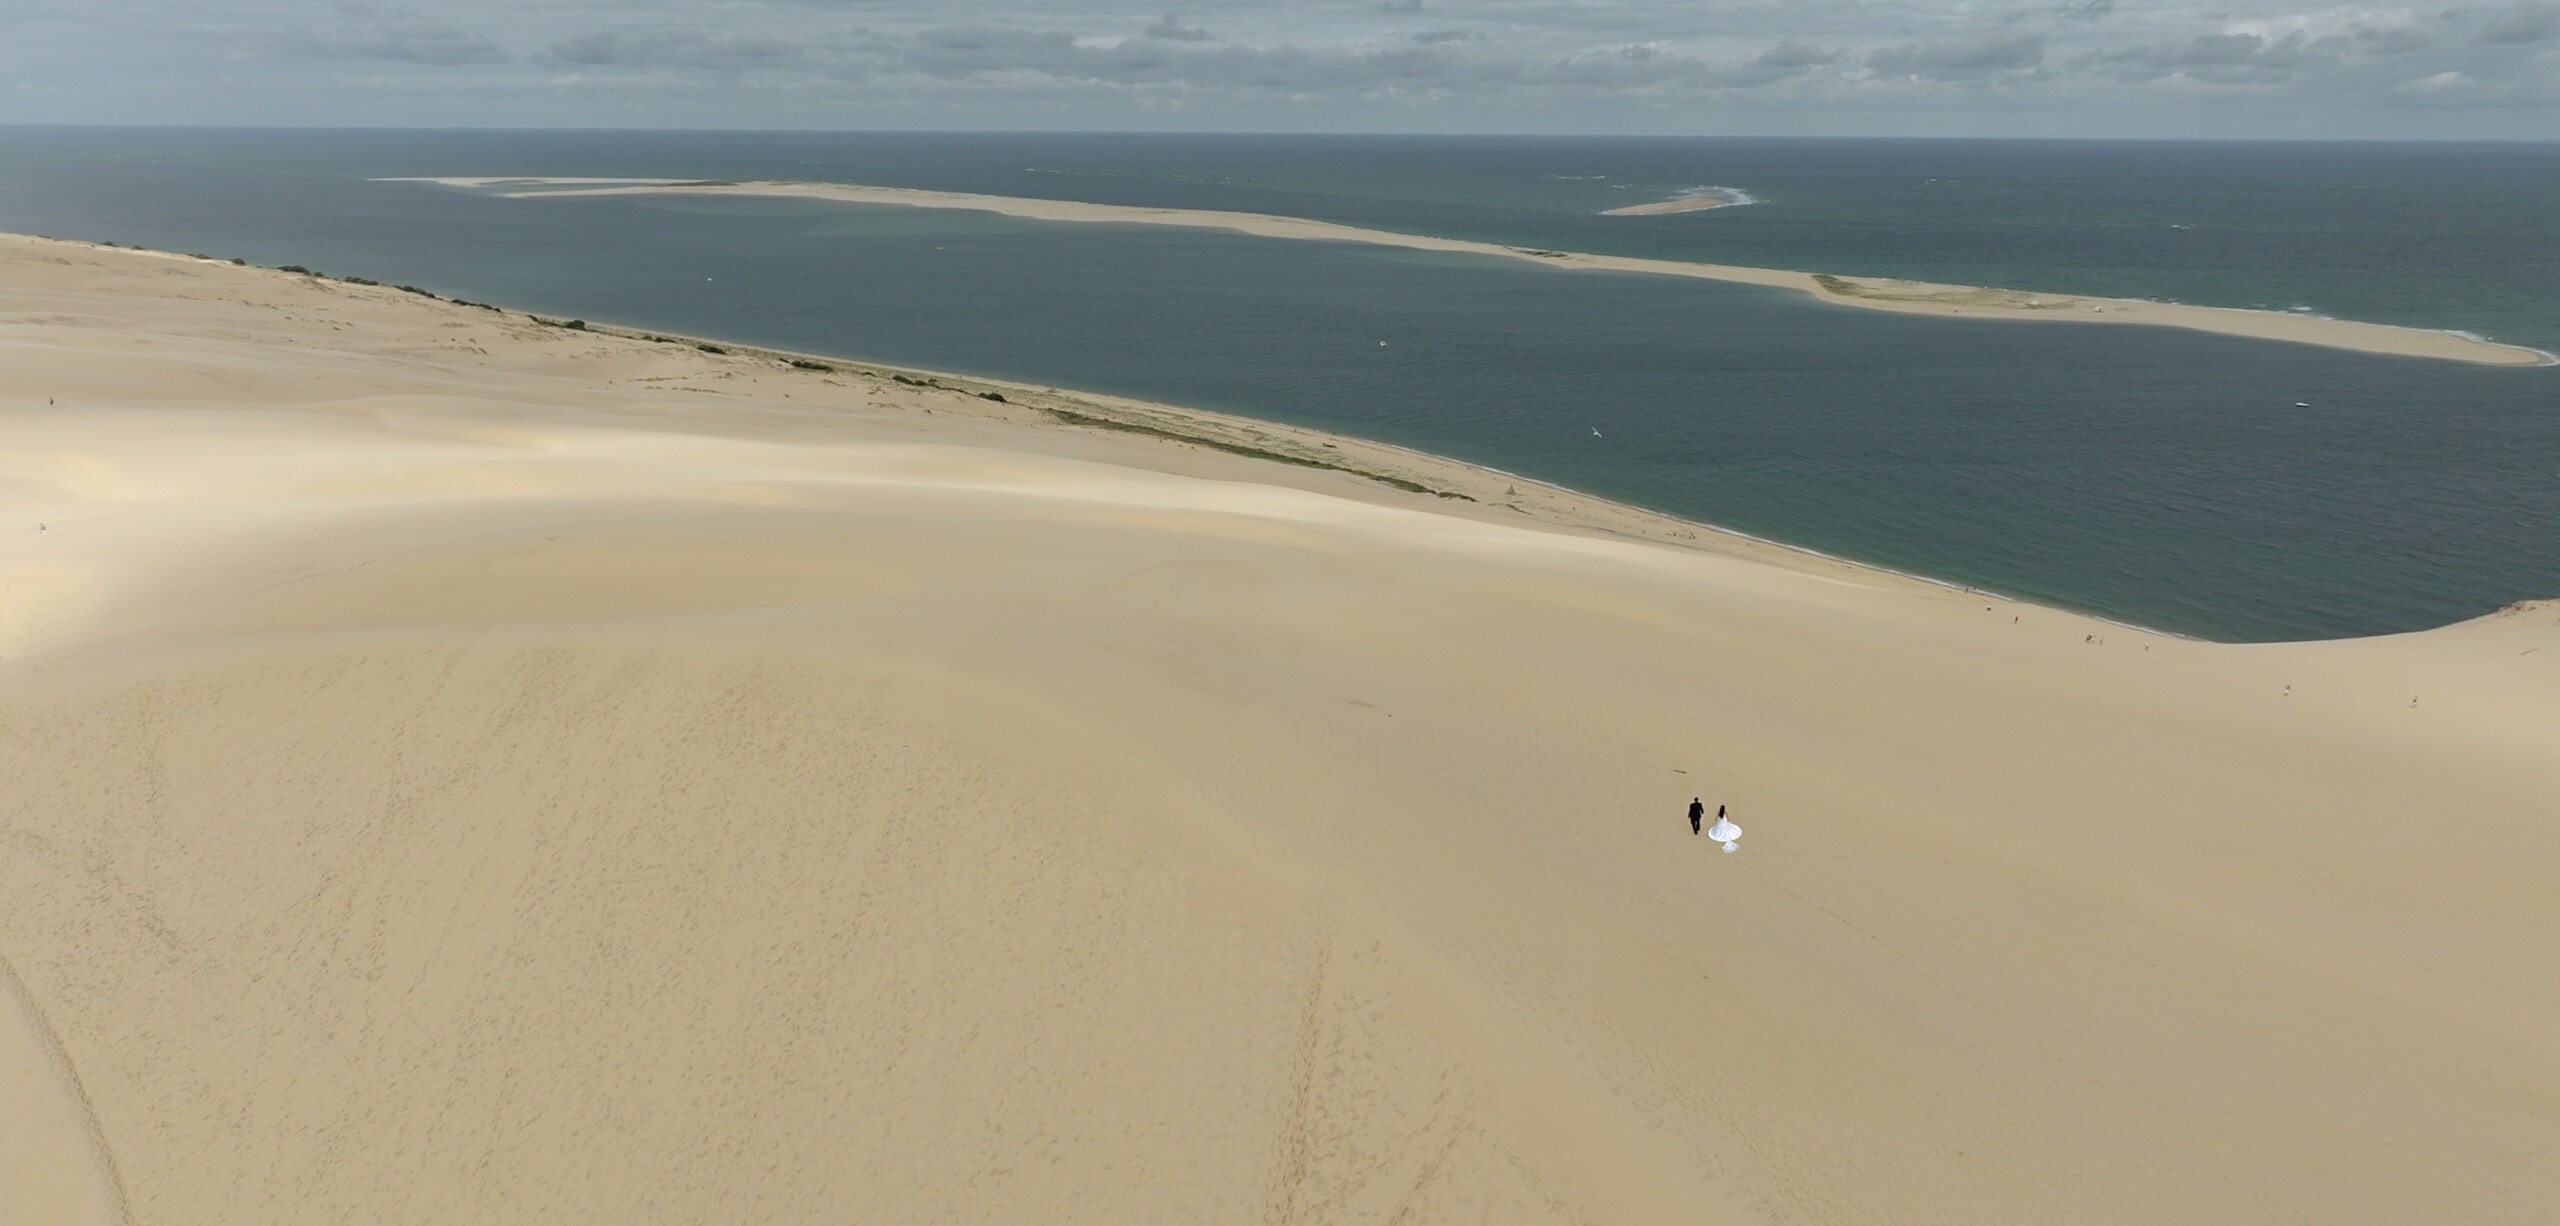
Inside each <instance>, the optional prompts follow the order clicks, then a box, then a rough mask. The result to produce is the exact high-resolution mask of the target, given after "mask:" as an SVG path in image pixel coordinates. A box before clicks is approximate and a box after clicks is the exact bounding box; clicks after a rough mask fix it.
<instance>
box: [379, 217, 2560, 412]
mask: <svg viewBox="0 0 2560 1226" xmlns="http://www.w3.org/2000/svg"><path fill="white" fill-rule="evenodd" d="M412 181H415V182H433V183H442V184H446V185H449V186H455V187H472V188H488V187H493V186H496V187H507V186H514V185H524V186H523V187H522V188H521V189H519V190H515V191H510V192H508V193H506V194H508V195H511V196H516V197H521V198H527V199H549V198H555V197H557V198H574V197H580V196H616V195H717V196H785V197H797V198H802V199H812V200H837V201H842V202H844V203H847V204H889V205H904V206H908V207H913V208H928V209H970V210H975V211H979V212H989V213H1000V214H1003V215H1005V216H1009V217H1022V218H1029V219H1033V220H1038V221H1058V222H1079V223H1100V224H1138V225H1158V226H1185V227H1190V228H1194V229H1211V230H1232V231H1235V232H1237V233H1242V234H1251V235H1256V236H1258V237H1263V238H1286V239H1304V240H1311V241H1317V242H1338V243H1369V244H1376V245H1381V246H1393V247H1406V248H1411V249H1414V250H1419V251H1450V252H1464V253H1467V254H1472V255H1486V256H1496V257H1501V258H1506V259H1517V260H1527V261H1530V262H1533V263H1536V264H1539V265H1541V266H1543V267H1548V268H1559V269H1581V270H1593V271H1604V272H1633V273H1647V274H1652V275H1657V276H1668V277H1695V278H1699V279H1702V280H1708V281H1729V282H1735V283H1739V284H1744V285H1766V286H1774V287H1777V288H1780V289H1791V290H1797V291H1800V292H1802V293H1806V294H1810V295H1812V296H1814V297H1815V298H1818V299H1820V300H1822V301H1824V302H1829V303H1834V304H1837V305H1841V306H1851V307H1860V308H1864V309H1867V310H1874V311H1896V312H1901V313H1904V314H1912V315H1946V316H1960V317H1963V318H1968V319H1995V320H1997V319H2013V320H2030V319H2032V320H2042V321H2050V322H2068V323H2087V324H2139V325H2144V326H2149V327H2160V328H2185V329H2188V330H2191V331H2196V332H2213V333H2219V334H2222V335H2225V336H2242V337H2249V338H2252V339H2255V340H2271V341H2285V342H2289V343H2293V344H2302V345H2319V346H2323V347H2325V348H2330V349H2352V350H2356V351H2359V352H2364V353H2384V354H2392V355H2396V356H2400V357H2421V358H2440V359H2443V360H2446V361H2454V362H2475V363H2480V364H2484V365H2490V366H2542V365H2549V364H2551V363H2552V362H2553V361H2554V358H2553V356H2552V355H2550V354H2547V353H2544V352H2542V351H2541V350H2538V349H2528V348H2524V347H2522V346H2518V345H2502V344H2498V343H2496V342H2493V341H2485V340H2481V339H2480V338H2478V337H2474V336H2467V335H2464V334H2461V333H2456V332H2442V331H2433V330H2430V329H2425V328H2404V327H2399V326H2396V325H2392V324H2374V323H2360V322H2357V321H2354V320H2345V319H2323V318H2319V317H2316V316H2308V315H2296V314H2286V313H2283V312H2277V311H2248V310H2239V309H2236V308H2231V307H2206V306H2188V305H2185V304H2181V303H2168V302H2147V301H2142V300H2139V299H2131V298H2098V297H2091V296H2088V295H2083V294H2044V293H2029V292H2025V291H2019V290H2007V289H1995V288H1986V287H1982V286H1968V285H1939V284H1934V283H1930V282H1922V281H1896V280H1890V279H1884V278H1876V277H1849V276H1832V275H1828V274H1822V273H1810V272H1796V271H1791V270H1787V269H1778V268H1751V267H1745V266H1741V265H1731V264H1700V263H1692V262H1688V261H1681V260H1653V259H1643V258H1638V257H1633V256H1614V255H1589V254H1584V253H1581V252H1571V251H1544V250H1533V249H1528V248H1519V247H1506V246H1503V245H1501V244H1498V243H1480V242H1473V241H1469V240H1465V239H1450V238H1434V237H1431V236H1428V235H1419V234H1398V233H1395V232H1392V231H1387V230H1370V229H1364V228H1362V227H1358V226H1346V225H1339V224H1336V223H1333V222H1326V221H1314V220H1310V219H1307V218H1301V217H1279V216H1273V215H1270V214H1265V213H1233V212H1220V211H1214V210H1205V209H1159V208H1140V207H1135V206H1129V205H1110V204H1087V203H1083V202H1080V201H1073V200H1040V199H1033V198H1030V197H1023V196H989V195H980V194H975V193H969V192H940V191H926V190H923V189H919V188H905V187H866V186H862V185H859V184H850V183H783V182H741V183H728V182H717V183H709V182H669V181H656V182H647V183H625V184H620V185H615V186H592V185H588V186H580V184H582V183H585V182H586V181H583V180H547V179H488V178H436V179H421V180H412Z"/></svg>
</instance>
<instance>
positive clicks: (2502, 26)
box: [2447, 2, 2560, 46]
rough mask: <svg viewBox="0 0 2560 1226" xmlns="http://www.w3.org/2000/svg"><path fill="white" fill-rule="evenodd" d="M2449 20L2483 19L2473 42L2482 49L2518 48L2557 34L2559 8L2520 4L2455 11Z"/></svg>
mask: <svg viewBox="0 0 2560 1226" xmlns="http://www.w3.org/2000/svg"><path fill="white" fill-rule="evenodd" d="M2447 16H2452V17H2468V16H2477V17H2480V18H2483V19H2484V20H2482V22H2481V25H2480V30H2479V32H2478V33H2477V34H2475V35H2473V36H2472V41H2473V42H2475V43H2479V44H2481V45H2484V46H2501V45H2504V46H2518V45H2522V44H2525V43H2536V42H2540V41H2542V40H2543V39H2545V38H2549V37H2550V36H2551V33H2552V31H2553V30H2560V4H2541V3H2530V2H2529V3H2522V4H2507V5H2501V6H2499V7H2497V8H2494V9H2486V10H2470V11H2467V12H2466V11H2464V10H2458V9H2457V10H2455V11H2454V12H2453V13H2450V14H2447Z"/></svg>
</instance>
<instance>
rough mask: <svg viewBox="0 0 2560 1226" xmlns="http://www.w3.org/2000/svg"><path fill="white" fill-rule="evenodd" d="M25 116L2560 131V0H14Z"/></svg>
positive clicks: (2, 3) (1441, 128)
mask: <svg viewBox="0 0 2560 1226" xmlns="http://www.w3.org/2000/svg"><path fill="white" fill-rule="evenodd" d="M0 122H13V123H62V122H68V123H241V124H331V125H350V124H396V125H453V126H561V127H575V126H595V125H610V126H634V127H768V128H1005V129H1062V128H1063V129H1138V130H1154V129H1165V130H1259V131H1420V132H1478V131H1496V132H1621V133H1652V132H1683V133H1742V134H1752V133H1766V134H1797V133H1837V134H1899V133H1914V134H1975V135H2092V136H2314V137H2360V136H2370V137H2509V138H2513V137H2523V138H2535V139H2560V0H2490V2H2486V3H2470V2H2468V0H2462V2H2457V3H2453V4H2450V5H2447V4H2443V3H2425V4H2416V5H2402V6H2393V5H2379V4H2377V5H2345V6H2331V5H2321V4H2293V3H2283V2H2281V0H2279V2H2272V3H2270V2H2266V0H2046V2H2042V3H2036V2H2020V3H2005V2H1993V0H1986V2H1962V0H1215V2H1209V3H1195V4H1182V5H1174V6H1166V5H1163V4H1158V5H1152V6H1147V7H1133V6H1130V5H1127V4H1121V3H1115V2H1114V0H1034V2H1031V3H1002V2H998V0H938V2H927V0H628V2H625V3H601V2H596V0H433V2H431V3H398V2H392V0H0Z"/></svg>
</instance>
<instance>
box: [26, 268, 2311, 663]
mask: <svg viewBox="0 0 2560 1226" xmlns="http://www.w3.org/2000/svg"><path fill="white" fill-rule="evenodd" d="M0 237H12V236H0ZM13 237H32V236H13ZM44 241H48V242H64V241H77V240H62V239H47V240H44ZM80 245H82V246H91V247H99V246H103V245H102V244H88V243H82V244H80ZM111 249H112V250H118V251H126V252H132V253H135V254H139V255H147V256H158V257H161V258H167V259H180V260H191V261H204V262H211V263H215V264H222V265H229V264H230V262H229V261H227V260H221V259H216V258H214V257H209V256H198V255H184V254H179V253H175V252H164V251H152V250H148V249H145V248H137V247H117V248H111ZM247 267H252V268H256V267H259V266H257V265H248V266H247ZM262 271H272V272H282V273H284V275H287V276H311V277H314V278H315V279H317V280H320V281H324V282H332V281H334V282H338V283H341V284H351V285H356V286H359V287H366V288H377V289H379V288H389V289H393V290H398V291H400V292H403V293H409V294H413V295H416V296H420V297H425V298H428V299H429V300H433V301H443V302H448V303H453V304H455V305H459V306H465V307H471V308H474V309H480V310H491V311H497V312H499V313H501V314H503V315H520V316H522V317H523V318H524V319H526V320H528V321H531V322H532V323H534V324H535V325H537V326H543V327H568V326H569V322H568V321H560V320H552V319H548V318H545V317H543V316H540V315H536V314H534V313H533V312H530V311H519V310H516V309H514V308H511V307H506V306H501V305H498V304H494V303H485V302H470V301H465V300H462V299H456V298H451V297H440V296H438V295H435V294H432V293H429V292H426V291H423V290H417V289H408V288H404V287H399V286H389V287H385V286H382V285H380V283H378V282H371V281H348V280H346V278H343V277H329V276H325V275H322V274H302V273H293V272H290V271H287V270H282V269H262ZM574 323H575V328H574V329H573V330H575V331H581V332H587V333H591V334H594V335H598V336H615V337H620V338H622V339H626V340H637V341H644V342H654V343H672V344H681V345H688V346H691V347H693V348H694V349H695V350H696V351H697V352H706V351H707V352H710V353H712V354H714V355H716V356H727V357H744V358H762V359H766V360H769V361H772V362H774V363H776V364H779V365H781V366H784V367H792V368H797V369H803V370H807V369H809V368H808V367H806V366H803V365H801V364H802V363H809V362H815V363H818V364H820V366H821V367H822V368H823V369H824V370H825V371H827V372H828V373H833V371H834V368H835V366H836V365H838V364H840V365H842V366H843V367H845V368H847V373H856V374H863V375H868V376H869V377H871V378H873V379H875V380H883V381H887V382H889V383H892V384H903V385H906V386H909V387H915V388H921V389H930V390H936V391H949V392H954V393H957V394H959V395H961V396H963V397H969V398H974V399H977V400H980V401H984V400H985V395H984V394H985V393H986V392H989V391H993V392H996V393H998V394H999V395H1003V396H1005V397H1006V399H1003V400H1000V401H995V402H993V403H1000V404H1006V405H1012V406H1018V407H1024V408H1031V409H1037V410H1040V411H1042V412H1046V413H1049V414H1050V415H1051V416H1052V417H1053V418H1055V419H1056V420H1057V422H1058V424H1059V425H1061V426H1063V427H1065V428H1069V429H1092V430H1103V431H1113V432H1120V433H1131V434H1140V435H1150V436H1154V437H1157V438H1160V439H1162V440H1163V441H1165V442H1169V443H1174V444H1180V445H1188V446H1196V447H1206V448H1210V449H1212V450H1217V451H1223V452H1226V453H1228V454H1232V455H1239V456H1243V457H1244V458H1247V459H1256V460H1263V461H1267V462H1271V463H1278V464H1288V465H1294V466H1298V467H1305V468H1315V469H1320V470H1331V471H1335V472H1340V473H1343V474H1345V475H1348V476H1352V477H1357V478H1360V479H1362V480H1365V481H1370V482H1374V483H1376V484H1379V485H1382V486H1385V487H1387V488H1390V489H1395V490H1400V491H1403V492H1405V493H1412V494H1428V495H1431V496H1433V497H1436V498H1439V499H1442V500H1444V501H1453V502H1463V503H1468V504H1472V505H1474V506H1477V507H1481V508H1485V509H1487V510H1491V509H1495V508H1504V509H1509V510H1513V511H1517V512H1518V513H1520V514H1522V515H1524V516H1527V517H1529V518H1531V519H1533V520H1537V521H1539V522H1541V523H1545V524H1548V525H1550V526H1554V527H1560V528H1568V529H1576V530H1584V531H1596V532H1600V533H1604V534H1606V535H1610V536H1614V537H1620V538H1623V539H1627V540H1633V541H1642V542H1645V543H1648V544H1656V545H1669V546H1674V547H1679V548H1686V549H1702V548H1704V546H1702V545H1701V543H1700V542H1699V540H1698V535H1697V534H1698V533H1700V532H1706V533H1712V534H1714V535H1715V536H1716V537H1718V538H1720V539H1722V540H1723V541H1725V542H1728V543H1730V544H1731V545H1733V546H1735V547H1736V549H1735V550H1734V552H1749V553H1754V554H1757V553H1760V552H1761V551H1769V552H1774V553H1777V554H1782V555H1786V556H1788V557H1792V558H1796V559H1800V560H1802V561H1804V562H1808V563H1813V564H1819V565H1821V566H1825V567H1837V568H1842V569H1846V570H1849V571H1853V572H1857V573H1861V574H1868V575H1875V576H1885V577H1890V578H1893V579H1899V580H1903V581H1907V582H1912V583H1918V584H1921V585H1924V586H1927V587H1930V588H1934V589H1938V590H1941V591H1946V592H1952V593H1958V594H1962V595H1966V596H1972V597H1980V598H1984V599H1989V600H1993V601H1998V602H2002V603H2005V604H2009V605H2013V606H2016V607H2018V608H2033V609H2041V610H2044V611H2046V612H2050V613H2058V614H2063V615H2066V616H2072V617H2084V618H2088V619H2090V620H2092V621H2096V622H2099V623H2102V624H2104V625H2108V626H2113V627H2115V628H2117V629H2121V630H2129V631H2134V632H2138V633H2141V634H2148V635H2155V636H2158V637H2161V638H2166V639H2177V640H2181V641H2185V642H2194V643H2219V642H2224V641H2225V640H2220V639H2213V638H2208V637H2205V636H2203V635H2198V634H2190V633H2187V632H2185V631H2180V630H2171V629H2166V628H2163V627H2158V626H2148V625H2144V624H2142V623H2140V622H2136V621H2131V620H2127V619H2125V618H2123V617H2121V616H2118V615H2115V614H2112V613H2107V612H2104V611H2101V610H2096V609H2086V608H2080V607H2077V606H2073V605H2068V604H2061V603H2056V602H2053V601H2049V600H2041V599H2035V598H2031V597H2026V596H2019V595H2015V594H2013V593H2009V592H2004V591H2001V590H1999V589H1997V588H1990V587H1982V586H1979V585H1976V584H1972V583H1967V582H1965V581H1962V580H1959V579H1952V578H1947V577H1944V576H1940V575H1932V574H1929V573H1928V572H1926V571H1919V570H1910V569H1906V568H1903V567H1899V566H1892V565H1888V564H1886V563H1883V562H1877V561H1872V560H1868V559H1863V558H1859V557H1856V556H1853V555H1850V554H1846V553H1838V552H1834V551H1832V550H1827V549H1823V548H1820V547H1818V546H1814V545H1807V544H1801V543H1798V542H1793V541H1787V540H1782V539H1779V538H1777V537H1772V536H1763V535H1761V534H1759V533H1755V532H1750V531H1746V530H1744V529H1741V528H1736V527H1732V526H1730V525H1726V524H1718V523H1713V522H1709V521H1706V520H1698V519H1689V518H1687V517H1684V516H1680V515H1675V514H1672V513H1671V512H1668V511H1660V510H1656V509H1653V508H1650V507H1645V506H1640V505H1637V504H1635V503H1631V502H1626V501H1623V500H1620V499H1615V498H1610V497H1607V496H1605V495H1601V494H1594V493H1591V492H1588V491H1585V490H1577V489H1574V488H1573V487H1571V486H1567V485H1561V484H1558V483H1556V482H1553V481H1549V480H1546V479H1545V478H1542V477H1535V476H1530V475H1528V474H1525V473H1516V472H1512V471H1510V470H1508V469H1502V468H1496V467H1493V466H1492V465H1488V464H1479V463H1476V462H1474V461H1472V460H1464V459H1460V458H1458V457H1456V456H1448V455H1441V454H1439V453H1437V452H1430V451H1423V450H1420V449H1418V448H1413V447H1407V446H1404V445H1402V444H1399V443H1390V442H1385V441H1382V440H1378V439H1370V438H1363V437H1361V436H1359V435H1354V434H1341V433H1336V432H1334V431H1330V430H1324V429H1321V428H1318V427H1314V426H1301V425H1295V424H1292V423H1288V422H1279V421H1272V420H1269V419H1266V418H1258V417H1248V416H1245V415H1243V414H1239V413H1227V412H1222V411H1220V410H1216V409H1205V408H1200V407H1197V406H1192V405H1179V404H1172V403H1169V402H1165V401H1155V400H1142V399H1138V398H1135V397H1127V396H1118V395H1114V394H1111V393H1108V392H1096V391H1090V390H1085V389H1078V388H1065V387H1059V386H1056V385H1054V384H1042V383H1033V382H1027V381H1023V380H1018V379H1008V378H1003V377H1000V376H994V375H981V374H971V373H968V372H965V371H949V370H940V369H936V368H933V367H925V366H909V365H903V364H899V363H894V362H885V361H881V360H878V359H875V358H869V357H863V356H860V355H850V354H840V353H819V352H814V351H807V350H792V349H777V348H774V347H772V346H769V345H763V344H758V343H754V342H749V341H740V340H734V339H729V338H724V337H711V336H695V335H691V334H688V333H679V332H661V331H655V330H651V329H647V328H640V327H635V326H632V325H628V324H619V323H614V322H612V321H610V320H584V319H581V320H577V321H574ZM705 347H708V349H707V350H706V348H705ZM1031 397H1038V398H1043V399H1044V400H1046V401H1050V402H1056V403H1044V402H1043V399H1028V398H1031ZM1062 405H1063V406H1064V407H1061V406H1062ZM963 407H968V408H972V409H974V408H976V407H977V406H976V405H969V404H965V402H964V406H963ZM1274 444H1279V445H1282V446H1284V447H1285V446H1287V445H1288V444H1295V445H1296V446H1295V448H1294V449H1290V450H1276V449H1274ZM1327 450H1331V451H1335V452H1337V453H1343V452H1346V451H1347V452H1349V453H1351V454H1353V455H1366V456H1368V457H1370V458H1372V459H1373V460H1386V461H1389V462H1388V463H1383V464H1380V463H1373V464H1370V465H1368V466H1362V465H1361V464H1359V463H1356V462H1353V463H1346V462H1344V461H1345V460H1346V459H1348V458H1349V456H1346V455H1344V454H1336V455H1334V456H1326V455H1325V454H1323V453H1324V452H1325V451H1327ZM1397 463H1401V464H1404V465H1409V466H1410V467H1409V468H1407V469H1405V470H1403V471H1397V470H1396V468H1395V465H1396V464H1397ZM1497 483H1498V484H1501V485H1503V486H1504V487H1506V489H1508V488H1510V487H1517V486H1531V487H1535V489H1536V490H1538V491H1542V492H1543V493H1544V494H1545V495H1546V496H1547V498H1548V503H1547V504H1546V505H1542V506H1536V507H1531V506H1525V505H1521V504H1520V503H1518V502H1516V501H1515V502H1503V501H1495V499H1496V498H1497V497H1511V496H1512V495H1508V494H1506V495H1500V496H1497V495H1494V494H1492V493H1490V490H1491V487H1492V486H1493V485H1495V484H1497ZM1470 491H1472V492H1470ZM1709 552H1718V551H1713V550H1709ZM1757 560H1760V561H1771V560H1773V559H1771V558H1768V557H1766V556H1762V557H1759V558H1757ZM2286 641H2316V640H2286Z"/></svg>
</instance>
